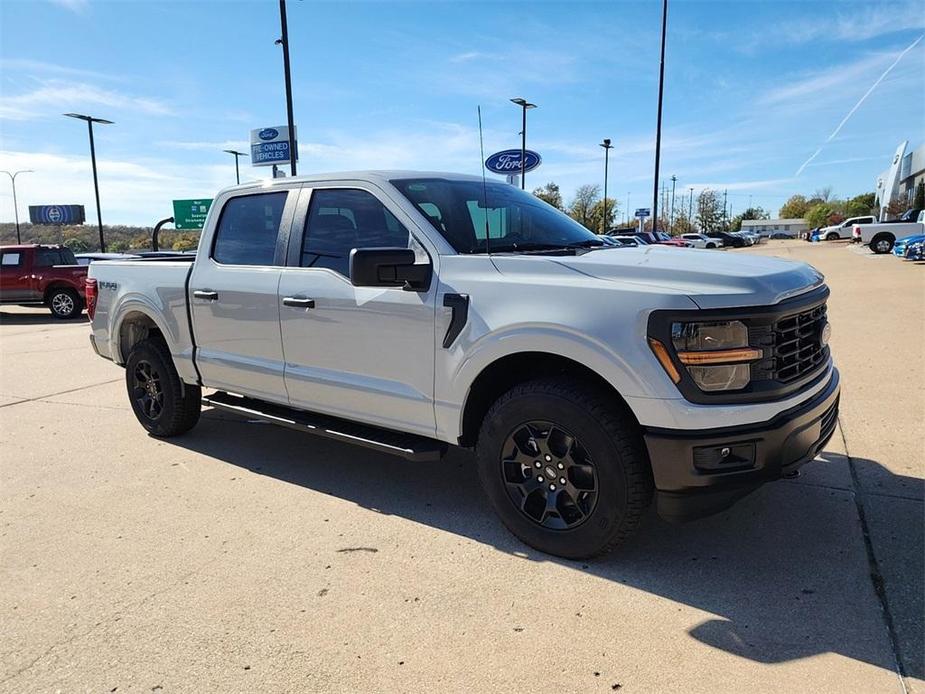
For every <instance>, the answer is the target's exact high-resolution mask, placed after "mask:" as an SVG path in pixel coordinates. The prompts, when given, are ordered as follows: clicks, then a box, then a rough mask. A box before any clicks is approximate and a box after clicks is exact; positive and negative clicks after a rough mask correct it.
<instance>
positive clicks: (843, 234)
mask: <svg viewBox="0 0 925 694" xmlns="http://www.w3.org/2000/svg"><path fill="white" fill-rule="evenodd" d="M876 221H877V218H876V217H874V216H873V215H865V216H864V217H852V218H851V219H846V220H845V221H844V222H841V223H840V224H833V225H832V226H827V227H822V228H821V229H820V230H819V231H818V232H817V235H818V236H819V238H820V239H822V240H823V241H837V240H838V239H850V238H851V234H852V229H854V227H855V226H856V225H858V224H860V225H862V226H863V225H865V224H875V223H876Z"/></svg>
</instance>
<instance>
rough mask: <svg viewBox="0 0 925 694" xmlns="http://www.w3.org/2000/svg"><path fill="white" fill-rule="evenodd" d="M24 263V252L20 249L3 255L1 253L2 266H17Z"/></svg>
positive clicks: (0, 264) (0, 263)
mask: <svg viewBox="0 0 925 694" xmlns="http://www.w3.org/2000/svg"><path fill="white" fill-rule="evenodd" d="M21 264H22V254H21V253H19V252H18V251H16V252H7V253H4V254H3V255H0V266H3V267H16V266H18V265H21Z"/></svg>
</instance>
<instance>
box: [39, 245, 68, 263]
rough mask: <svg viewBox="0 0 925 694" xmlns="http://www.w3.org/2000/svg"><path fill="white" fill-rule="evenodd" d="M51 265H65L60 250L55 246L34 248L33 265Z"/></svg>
mask: <svg viewBox="0 0 925 694" xmlns="http://www.w3.org/2000/svg"><path fill="white" fill-rule="evenodd" d="M52 265H67V262H66V261H65V260H64V258H62V257H61V251H59V250H58V249H57V248H36V249H35V266H36V267H51V266H52Z"/></svg>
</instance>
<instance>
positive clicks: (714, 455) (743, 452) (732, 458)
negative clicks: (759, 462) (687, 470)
mask: <svg viewBox="0 0 925 694" xmlns="http://www.w3.org/2000/svg"><path fill="white" fill-rule="evenodd" d="M754 466H755V444H754V443H733V444H727V445H724V446H701V447H697V448H695V449H694V467H695V468H697V469H698V470H700V471H701V472H729V471H732V470H744V469H747V468H750V467H754Z"/></svg>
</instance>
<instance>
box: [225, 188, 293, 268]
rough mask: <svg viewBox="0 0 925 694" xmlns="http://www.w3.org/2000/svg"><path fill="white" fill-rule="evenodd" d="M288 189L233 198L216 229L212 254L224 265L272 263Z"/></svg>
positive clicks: (226, 204) (274, 257)
mask: <svg viewBox="0 0 925 694" xmlns="http://www.w3.org/2000/svg"><path fill="white" fill-rule="evenodd" d="M287 195H288V193H287V192H285V191H282V192H279V193H259V194H257V195H241V196H238V197H235V198H231V200H229V201H228V202H226V203H225V207H224V208H222V216H221V218H220V219H219V221H218V228H217V229H216V230H215V242H214V245H213V247H212V258H213V259H214V260H215V261H216V262H219V263H222V264H223V265H273V263H274V260H275V259H276V238H277V236H279V223H280V220H281V219H282V217H283V208H284V207H285V206H286V196H287Z"/></svg>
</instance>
